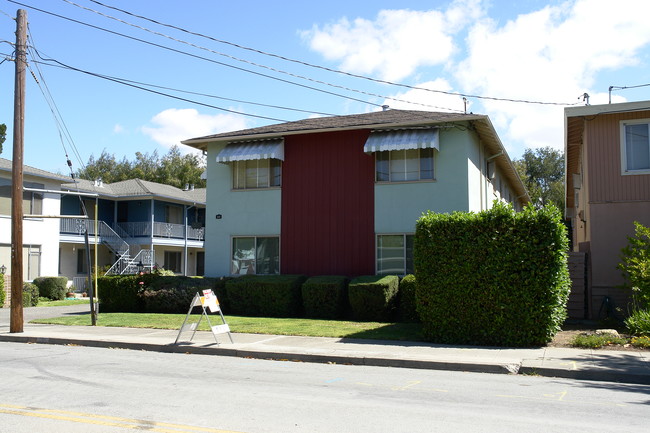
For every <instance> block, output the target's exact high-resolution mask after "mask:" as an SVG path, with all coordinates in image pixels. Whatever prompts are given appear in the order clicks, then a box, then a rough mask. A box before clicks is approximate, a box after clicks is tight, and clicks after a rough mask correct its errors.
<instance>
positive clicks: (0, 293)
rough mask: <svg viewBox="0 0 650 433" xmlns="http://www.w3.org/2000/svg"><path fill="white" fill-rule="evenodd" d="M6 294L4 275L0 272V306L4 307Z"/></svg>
mask: <svg viewBox="0 0 650 433" xmlns="http://www.w3.org/2000/svg"><path fill="white" fill-rule="evenodd" d="M6 296H7V294H6V292H5V276H4V274H0V308H2V307H4V305H5V299H7V298H6Z"/></svg>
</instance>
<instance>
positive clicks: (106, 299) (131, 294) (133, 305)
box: [97, 273, 227, 313]
mask: <svg viewBox="0 0 650 433" xmlns="http://www.w3.org/2000/svg"><path fill="white" fill-rule="evenodd" d="M226 281H227V279H224V278H202V277H184V276H161V275H158V274H157V273H148V274H142V275H123V276H108V277H100V278H98V279H97V285H98V287H99V301H100V303H101V309H102V311H106V312H125V313H126V312H133V313H136V312H149V313H187V311H188V309H189V307H190V302H191V301H192V299H193V298H194V295H195V294H196V293H197V292H202V291H203V290H205V289H211V290H213V291H214V293H215V294H216V295H217V297H218V299H219V302H220V304H221V307H222V308H224V310H226V308H227V307H226V306H225V304H227V302H226V299H225V282H226ZM226 311H227V310H226Z"/></svg>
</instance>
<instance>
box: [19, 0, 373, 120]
mask: <svg viewBox="0 0 650 433" xmlns="http://www.w3.org/2000/svg"><path fill="white" fill-rule="evenodd" d="M7 1H9V2H11V3H15V4H17V5H21V6H24V7H26V8H30V9H33V10H35V11H38V12H42V13H45V14H48V15H51V16H54V17H57V18H61V19H64V20H67V21H71V22H74V23H77V24H80V25H83V26H86V27H90V28H93V29H96V30H100V31H103V32H106V33H110V34H114V35H116V36H121V37H123V38H127V39H131V40H134V41H137V42H141V43H143V44H147V45H151V46H154V47H158V48H162V49H164V50H167V51H171V52H174V53H178V54H182V55H185V56H189V57H193V58H196V59H200V60H205V61H207V62H211V63H215V64H217V65H221V66H225V67H228V68H232V69H236V70H239V71H243V72H248V73H250V74H254V75H258V76H261V77H265V78H269V79H272V80H276V81H280V82H283V83H287V84H292V85H294V86H299V87H303V88H306V89H310V90H314V91H316V92H321V93H325V94H329V95H333V96H338V97H340V98H345V99H349V100H352V101H356V102H361V103H363V104H369V105H374V106H376V107H381V104H377V103H373V102H369V101H364V100H362V99H358V98H353V97H351V96H347V95H342V94H340V93H335V92H330V91H328V90H323V89H319V88H317V87H312V86H307V85H305V84H300V83H296V82H294V81H289V80H285V79H282V78H279V77H274V76H272V75H268V74H263V73H261V72H255V71H251V70H250V69H246V68H242V67H239V66H234V65H230V64H228V63H223V62H219V61H217V60H214V59H210V58H207V57H203V56H199V55H196V54H192V53H188V52H185V51H181V50H177V49H175V48H171V47H167V46H164V45H160V44H156V43H154V42H150V41H146V40H144V39H140V38H136V37H134V36H129V35H125V34H124V33H119V32H116V31H113V30H109V29H105V28H103V27H99V26H95V25H93V24H88V23H85V22H83V21H79V20H75V19H73V18H69V17H66V16H63V15H59V14H56V13H54V12H50V11H46V10H44V9H40V8H37V7H34V6H30V5H27V4H25V3H21V2H18V1H15V0H7Z"/></svg>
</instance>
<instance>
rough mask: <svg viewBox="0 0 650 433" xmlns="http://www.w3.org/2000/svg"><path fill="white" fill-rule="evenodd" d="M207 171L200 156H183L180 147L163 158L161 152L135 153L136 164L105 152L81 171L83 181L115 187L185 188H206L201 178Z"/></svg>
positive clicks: (79, 175) (79, 172)
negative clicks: (128, 183)
mask: <svg viewBox="0 0 650 433" xmlns="http://www.w3.org/2000/svg"><path fill="white" fill-rule="evenodd" d="M204 170H205V158H204V157H202V156H200V155H197V154H187V155H181V151H180V149H179V148H178V146H173V147H172V148H171V149H170V150H169V152H168V153H167V154H166V155H165V156H163V157H162V158H160V157H159V156H158V152H157V151H155V150H154V151H153V153H151V154H149V153H142V152H136V153H135V160H134V161H132V162H131V161H129V160H128V159H126V157H124V158H123V159H122V160H121V161H117V160H116V159H115V155H111V154H109V153H108V152H107V151H106V149H104V150H103V151H102V153H101V155H100V156H99V158H98V159H95V157H94V156H93V155H91V156H90V158H89V159H88V163H87V164H86V167H85V168H83V169H79V170H77V177H79V178H80V179H87V180H94V179H98V178H101V179H102V180H103V181H104V182H107V183H114V182H119V181H122V180H128V179H142V180H147V181H150V182H158V183H163V184H166V185H172V186H175V187H177V188H184V187H185V184H190V185H195V186H196V187H198V188H203V187H205V183H206V182H205V180H203V179H201V174H202V173H203V171H204Z"/></svg>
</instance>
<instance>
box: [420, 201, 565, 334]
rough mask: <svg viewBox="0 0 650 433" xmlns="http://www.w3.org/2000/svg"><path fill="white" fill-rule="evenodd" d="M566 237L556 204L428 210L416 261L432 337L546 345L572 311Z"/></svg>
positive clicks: (425, 318) (423, 313) (426, 328)
mask: <svg viewBox="0 0 650 433" xmlns="http://www.w3.org/2000/svg"><path fill="white" fill-rule="evenodd" d="M567 249H568V239H567V233H566V228H565V226H564V224H563V223H562V218H561V215H560V212H559V210H558V209H557V208H555V207H545V208H543V209H540V210H536V209H534V208H533V207H532V206H529V207H526V208H525V209H524V210H523V211H522V212H519V213H515V212H514V210H513V209H512V207H510V206H508V205H504V204H500V203H495V205H494V207H493V208H492V209H491V210H489V211H484V212H480V213H476V214H475V213H461V212H457V213H454V214H451V215H449V214H435V213H432V212H429V213H427V214H426V215H423V216H422V217H421V218H420V219H419V220H418V222H417V226H416V235H415V246H414V264H415V270H416V274H415V275H416V277H417V283H416V299H417V310H418V313H419V316H420V319H421V320H422V323H423V334H424V336H425V338H427V339H428V340H430V341H434V342H438V343H451V344H480V345H494V346H534V345H543V344H545V343H547V342H548V341H550V340H551V339H552V338H553V336H554V335H555V334H556V333H557V331H558V330H559V329H560V326H561V325H562V323H563V321H564V319H565V318H566V302H567V299H568V295H569V289H570V280H569V272H568V268H567V253H566V251H567Z"/></svg>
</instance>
